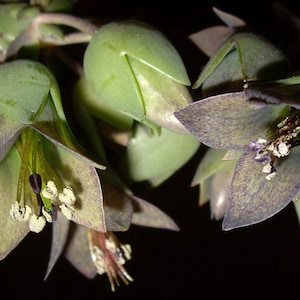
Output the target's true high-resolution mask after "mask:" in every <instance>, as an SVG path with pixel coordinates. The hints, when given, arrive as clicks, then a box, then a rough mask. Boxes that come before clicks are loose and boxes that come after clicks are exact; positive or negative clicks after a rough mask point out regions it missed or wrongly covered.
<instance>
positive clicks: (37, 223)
mask: <svg viewBox="0 0 300 300" xmlns="http://www.w3.org/2000/svg"><path fill="white" fill-rule="evenodd" d="M45 226H46V218H45V217H44V216H37V215H36V214H33V215H32V216H31V217H30V218H29V229H30V231H33V232H35V233H39V232H41V231H42V230H43V229H44V227H45Z"/></svg>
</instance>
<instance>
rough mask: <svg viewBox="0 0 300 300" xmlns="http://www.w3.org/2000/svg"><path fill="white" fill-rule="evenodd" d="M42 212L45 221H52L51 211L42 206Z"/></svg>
mask: <svg viewBox="0 0 300 300" xmlns="http://www.w3.org/2000/svg"><path fill="white" fill-rule="evenodd" d="M42 214H43V216H44V217H45V218H46V221H47V222H48V223H52V222H53V218H52V215H51V213H49V212H48V211H47V210H46V209H45V207H44V206H43V207H42Z"/></svg>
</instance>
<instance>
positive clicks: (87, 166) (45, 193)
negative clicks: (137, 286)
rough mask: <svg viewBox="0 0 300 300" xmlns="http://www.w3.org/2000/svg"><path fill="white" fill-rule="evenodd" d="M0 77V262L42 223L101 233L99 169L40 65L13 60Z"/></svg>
mask: <svg viewBox="0 0 300 300" xmlns="http://www.w3.org/2000/svg"><path fill="white" fill-rule="evenodd" d="M0 74H1V77H3V80H1V83H0V122H1V128H2V129H3V130H1V133H0V138H1V144H0V157H1V161H0V190H1V191H0V197H1V202H0V203H1V204H0V205H1V207H0V214H1V217H0V220H1V221H0V224H1V231H0V257H1V259H3V258H5V257H6V256H7V255H8V254H9V253H10V251H12V250H13V249H14V248H15V247H16V246H17V245H18V243H19V242H20V241H21V240H22V239H23V238H24V237H25V236H26V235H27V234H28V232H30V231H34V232H40V231H41V230H42V229H43V228H44V226H46V223H47V222H53V224H60V223H64V224H67V223H68V222H69V220H72V221H73V222H76V223H78V224H81V225H84V226H87V227H89V228H92V229H94V230H98V231H106V230H107V229H106V225H105V217H104V211H103V196H102V189H101V184H100V180H99V175H98V171H99V170H103V169H104V168H105V167H104V166H102V165H100V164H98V163H96V162H94V161H92V160H90V159H89V158H88V157H86V156H85V155H84V152H83V149H82V147H81V146H80V145H79V144H78V142H77V141H76V139H75V138H74V136H73V133H72V131H71V129H70V128H69V126H68V123H67V120H66V118H65V115H64V112H63V110H62V105H61V101H60V95H59V90H58V87H57V84H56V81H55V79H54V77H53V75H52V73H51V72H50V71H49V70H48V69H47V68H46V67H45V66H44V65H42V64H40V63H37V62H34V61H31V60H16V61H12V62H9V63H3V64H2V65H0ZM4 78H5V79H4ZM15 84H18V89H15V88H13V87H14V86H15ZM56 198H57V199H56ZM75 200H76V201H75ZM61 212H62V214H61ZM63 214H65V216H66V217H67V219H66V220H67V221H66V222H65V221H62V218H63ZM55 226H56V225H55ZM66 226H67V225H66ZM66 228H67V227H66ZM67 232H68V231H67V230H65V231H63V230H62V231H61V233H60V234H58V235H56V236H54V237H53V239H54V243H55V242H56V241H57V240H59V241H61V242H62V243H63V241H65V240H66V238H65V239H61V236H62V235H63V234H65V235H66V236H67ZM55 257H56V258H57V256H55Z"/></svg>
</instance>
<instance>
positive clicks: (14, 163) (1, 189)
mask: <svg viewBox="0 0 300 300" xmlns="http://www.w3.org/2000/svg"><path fill="white" fill-rule="evenodd" d="M20 166H21V160H20V156H19V154H18V152H17V150H16V148H15V147H13V148H12V149H11V150H10V151H9V152H8V154H7V156H6V157H5V159H3V160H2V161H1V162H0V199H1V201H0V260H2V259H4V258H5V257H6V256H7V255H8V254H9V253H10V252H11V251H12V250H13V249H14V248H15V247H16V246H17V245H18V244H19V243H20V242H21V241H22V240H23V239H24V238H25V236H26V235H27V234H28V232H29V227H28V222H19V221H16V220H14V219H13V218H12V217H11V216H10V214H9V211H10V208H11V205H12V203H13V202H14V201H15V199H16V195H17V183H18V178H19V170H20Z"/></svg>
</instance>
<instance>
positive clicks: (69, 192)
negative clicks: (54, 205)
mask: <svg viewBox="0 0 300 300" xmlns="http://www.w3.org/2000/svg"><path fill="white" fill-rule="evenodd" d="M58 199H59V201H60V202H61V203H63V204H65V205H67V206H72V205H74V204H75V202H76V197H75V195H74V192H73V189H72V188H71V187H69V186H68V187H65V188H64V189H63V191H62V193H59V195H58Z"/></svg>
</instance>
